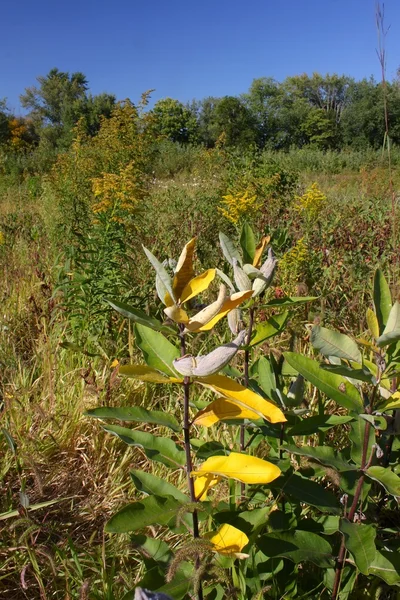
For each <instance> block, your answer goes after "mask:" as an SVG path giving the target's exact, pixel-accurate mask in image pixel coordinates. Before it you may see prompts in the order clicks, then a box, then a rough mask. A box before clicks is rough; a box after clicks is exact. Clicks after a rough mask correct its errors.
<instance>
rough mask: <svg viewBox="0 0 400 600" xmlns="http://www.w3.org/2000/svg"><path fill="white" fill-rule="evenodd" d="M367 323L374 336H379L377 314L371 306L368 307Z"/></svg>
mask: <svg viewBox="0 0 400 600" xmlns="http://www.w3.org/2000/svg"><path fill="white" fill-rule="evenodd" d="M366 318H367V325H368V329H369V330H370V332H371V334H372V336H373V337H374V338H375V339H377V338H378V337H379V323H378V319H377V316H376V314H375V313H374V311H373V310H371V309H370V308H367V314H366Z"/></svg>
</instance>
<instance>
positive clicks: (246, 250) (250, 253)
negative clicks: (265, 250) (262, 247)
mask: <svg viewBox="0 0 400 600" xmlns="http://www.w3.org/2000/svg"><path fill="white" fill-rule="evenodd" d="M240 245H241V247H242V251H243V262H244V263H249V264H252V263H253V259H254V255H255V252H256V240H255V237H254V233H253V230H252V228H251V227H250V225H249V224H248V223H243V227H242V231H241V233H240Z"/></svg>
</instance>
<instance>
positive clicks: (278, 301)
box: [260, 296, 318, 308]
mask: <svg viewBox="0 0 400 600" xmlns="http://www.w3.org/2000/svg"><path fill="white" fill-rule="evenodd" d="M317 299H318V296H292V297H290V298H289V297H288V296H287V297H284V298H273V299H272V300H270V301H269V302H267V303H266V304H263V305H262V306H261V307H260V308H271V307H273V306H295V305H296V304H297V305H300V304H306V303H307V302H312V301H313V300H317Z"/></svg>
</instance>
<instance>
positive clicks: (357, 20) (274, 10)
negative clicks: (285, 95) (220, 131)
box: [0, 0, 400, 113]
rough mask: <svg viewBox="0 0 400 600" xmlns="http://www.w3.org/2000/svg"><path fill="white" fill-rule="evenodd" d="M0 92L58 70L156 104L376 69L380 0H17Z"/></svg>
mask: <svg viewBox="0 0 400 600" xmlns="http://www.w3.org/2000/svg"><path fill="white" fill-rule="evenodd" d="M1 17H2V23H3V26H2V35H1V38H0V73H1V81H0V98H2V97H7V98H8V104H9V106H10V107H11V108H12V109H14V110H15V111H16V112H17V113H18V112H19V111H20V105H19V95H20V94H21V93H22V92H23V91H24V89H25V87H28V86H31V85H34V84H35V80H36V77H37V76H38V75H45V74H46V73H48V71H49V70H50V69H51V68H52V67H58V68H59V69H60V70H63V71H69V72H73V71H82V72H83V73H85V75H86V77H87V79H88V80H89V85H90V90H91V92H92V93H94V94H97V93H100V92H103V91H106V92H112V93H115V94H116V96H117V97H118V99H123V98H127V97H129V98H131V99H132V100H133V101H136V100H138V99H139V97H140V95H141V93H142V92H143V91H145V90H148V89H150V88H155V89H156V91H155V92H154V93H153V96H152V97H153V101H154V100H157V99H159V98H165V97H168V96H169V97H173V98H177V99H179V100H181V101H183V102H186V101H190V100H192V99H193V98H196V99H201V98H204V97H206V96H223V95H228V94H231V95H237V94H241V93H243V92H245V91H247V90H248V88H249V86H250V84H251V82H252V80H253V79H254V78H256V77H263V76H271V77H274V78H275V79H277V80H283V79H284V78H285V77H287V76H288V75H295V74H299V73H305V72H306V73H310V74H311V73H312V72H313V71H318V72H320V73H328V72H329V73H334V72H336V73H338V74H343V73H344V74H347V75H351V76H353V77H355V78H357V79H361V78H363V77H369V76H370V75H374V76H375V77H379V76H380V66H379V62H378V59H377V56H376V47H377V33H376V25H375V1H374V0H201V1H200V2H190V0H150V1H147V2H146V0H114V2H105V1H104V0H80V1H78V0H19V2H4V3H3V5H2V9H1ZM385 23H386V26H389V25H390V30H389V33H388V36H387V41H386V52H387V77H388V79H392V78H394V77H395V75H396V70H397V67H398V66H399V65H400V2H399V0H386V2H385Z"/></svg>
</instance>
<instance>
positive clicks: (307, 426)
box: [286, 415, 354, 435]
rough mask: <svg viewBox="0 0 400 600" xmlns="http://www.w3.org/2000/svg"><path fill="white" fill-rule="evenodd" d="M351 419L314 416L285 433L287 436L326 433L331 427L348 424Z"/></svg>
mask: <svg viewBox="0 0 400 600" xmlns="http://www.w3.org/2000/svg"><path fill="white" fill-rule="evenodd" d="M353 418H354V417H351V416H346V415H315V416H313V417H308V418H307V419H303V420H302V421H301V422H300V423H296V424H295V425H293V426H292V427H289V428H288V429H287V430H286V433H287V434H288V435H312V434H313V433H317V432H318V431H328V430H329V429H331V428H332V427H336V426H337V425H343V424H344V423H348V422H349V421H352V420H353Z"/></svg>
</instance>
